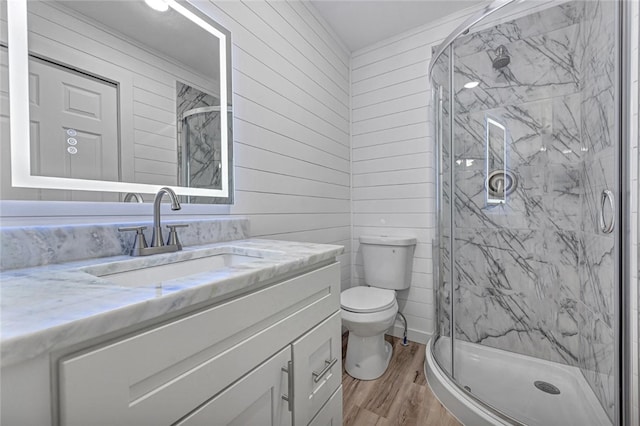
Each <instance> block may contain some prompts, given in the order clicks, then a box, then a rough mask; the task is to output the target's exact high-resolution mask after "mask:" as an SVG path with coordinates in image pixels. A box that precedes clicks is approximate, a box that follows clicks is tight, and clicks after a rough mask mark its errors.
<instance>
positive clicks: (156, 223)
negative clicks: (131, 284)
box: [118, 187, 188, 256]
mask: <svg viewBox="0 0 640 426" xmlns="http://www.w3.org/2000/svg"><path fill="white" fill-rule="evenodd" d="M164 194H167V195H168V196H169V198H170V199H171V210H180V208H181V207H180V202H179V201H178V196H177V195H176V193H175V192H173V190H172V189H171V188H168V187H163V188H160V190H159V191H158V193H157V194H156V197H155V198H154V200H153V235H152V237H151V246H150V247H149V246H147V241H146V239H145V237H144V233H143V231H144V230H145V229H147V227H146V226H131V227H125V228H118V231H136V240H135V243H134V244H133V247H132V248H131V251H130V253H129V254H130V255H131V256H147V255H149V254H158V253H169V252H172V251H178V250H182V244H180V240H179V239H178V233H177V232H176V228H184V227H186V226H188V225H177V224H172V225H167V228H169V230H170V233H169V239H168V240H167V243H166V244H165V243H164V241H163V240H162V227H161V225H160V204H161V202H162V197H163V196H164Z"/></svg>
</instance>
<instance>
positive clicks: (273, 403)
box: [174, 347, 291, 426]
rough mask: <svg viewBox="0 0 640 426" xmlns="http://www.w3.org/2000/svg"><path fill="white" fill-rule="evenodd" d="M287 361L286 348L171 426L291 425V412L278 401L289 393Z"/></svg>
mask: <svg viewBox="0 0 640 426" xmlns="http://www.w3.org/2000/svg"><path fill="white" fill-rule="evenodd" d="M290 360H291V350H290V348H289V347H286V348H285V349H283V350H282V351H280V352H279V353H277V354H276V355H274V356H273V357H271V358H269V360H267V361H265V363H264V364H262V365H260V366H259V367H257V368H256V369H255V370H253V371H251V372H250V373H249V374H247V375H246V376H244V377H243V378H242V379H240V380H239V381H237V382H236V383H235V384H233V385H231V387H229V388H228V389H227V390H225V391H223V392H222V393H220V394H219V395H217V396H215V397H214V398H212V399H211V400H210V401H208V402H206V403H205V404H204V405H202V406H201V407H200V408H198V409H196V410H195V411H193V412H192V413H190V414H189V415H187V416H186V417H185V418H183V419H182V420H180V421H179V422H177V423H175V424H174V426H202V425H216V426H223V425H225V426H227V425H236V426H245V425H264V426H267V425H269V426H289V425H291V412H290V411H289V410H288V404H287V402H286V401H285V400H284V399H282V395H286V394H287V393H288V392H289V390H288V386H287V383H288V378H287V373H286V372H285V371H283V368H284V369H286V368H287V365H288V362H289V361H290Z"/></svg>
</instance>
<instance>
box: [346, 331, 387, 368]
mask: <svg viewBox="0 0 640 426" xmlns="http://www.w3.org/2000/svg"><path fill="white" fill-rule="evenodd" d="M392 354H393V348H392V346H391V343H389V342H387V341H385V340H384V333H382V334H379V335H376V336H371V337H360V336H356V335H355V334H353V332H349V340H348V341H347V356H346V359H345V370H346V371H347V374H349V375H350V376H351V377H354V378H356V379H360V380H373V379H377V378H378V377H380V376H382V375H383V374H384V372H385V371H387V367H388V366H389V361H390V360H391V355H392Z"/></svg>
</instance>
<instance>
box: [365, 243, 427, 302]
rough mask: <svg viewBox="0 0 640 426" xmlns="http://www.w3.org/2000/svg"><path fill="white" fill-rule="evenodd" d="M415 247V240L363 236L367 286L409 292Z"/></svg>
mask: <svg viewBox="0 0 640 426" xmlns="http://www.w3.org/2000/svg"><path fill="white" fill-rule="evenodd" d="M415 247H416V239H415V238H413V237H391V236H361V237H360V249H361V250H362V261H363V263H364V281H365V283H366V284H367V285H370V286H372V287H379V288H388V289H391V290H403V289H406V288H409V285H410V284H411V269H412V266H413V252H414V250H415Z"/></svg>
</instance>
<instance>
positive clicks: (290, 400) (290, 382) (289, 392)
mask: <svg viewBox="0 0 640 426" xmlns="http://www.w3.org/2000/svg"><path fill="white" fill-rule="evenodd" d="M282 371H284V372H285V373H287V387H288V388H289V389H288V390H287V393H286V395H282V399H284V400H285V401H287V403H288V407H287V408H288V409H289V411H291V412H293V361H288V362H287V368H284V367H282Z"/></svg>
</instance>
